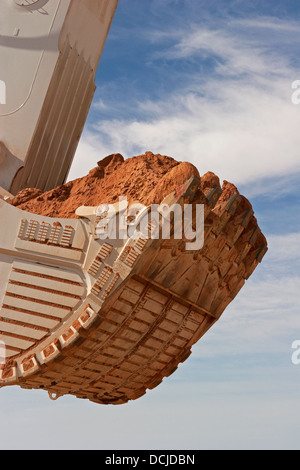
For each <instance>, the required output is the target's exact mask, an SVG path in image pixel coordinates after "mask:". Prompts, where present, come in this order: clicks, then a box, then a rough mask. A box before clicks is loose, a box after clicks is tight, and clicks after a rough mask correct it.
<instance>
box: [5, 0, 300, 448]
mask: <svg viewBox="0 0 300 470" xmlns="http://www.w3.org/2000/svg"><path fill="white" fill-rule="evenodd" d="M299 31H300V4H299V2H298V1H296V0H294V1H292V0H285V1H278V0H269V1H266V0H259V1H258V0H257V1H254V0H253V1H251V2H249V1H246V0H232V1H231V0H226V1H225V0H214V1H213V0H212V1H211V2H207V1H202V0H147V1H138V0H120V2H119V7H118V9H117V13H116V16H115V19H114V22H113V24H112V28H111V31H110V34H109V37H108V41H107V43H106V46H105V50H104V53H103V56H102V59H101V63H100V67H99V70H98V72H97V80H96V81H97V91H96V94H95V98H94V101H93V104H92V108H91V111H90V114H89V118H88V121H87V123H86V127H85V130H84V134H83V136H82V139H81V142H80V145H79V148H78V151H77V154H76V158H75V160H74V163H73V166H72V169H71V173H70V175H69V179H73V178H77V177H80V176H83V175H85V174H87V173H88V171H89V170H90V169H91V168H93V167H94V166H95V164H96V162H97V161H98V160H99V159H101V158H102V157H104V156H106V155H108V154H110V153H113V152H120V153H122V154H123V155H124V157H125V158H128V157H131V156H133V155H137V154H140V153H143V152H144V151H147V150H151V151H153V152H154V153H156V152H157V153H161V154H165V155H169V156H172V157H174V158H175V159H177V160H180V161H190V162H191V163H193V164H194V165H196V166H197V168H198V170H199V172H200V174H203V173H205V172H206V171H213V172H215V173H216V174H217V175H218V176H219V177H220V179H221V180H224V179H226V180H228V181H231V182H232V183H234V184H236V185H237V186H238V188H239V189H240V191H241V192H242V193H243V194H244V195H245V196H247V197H249V198H250V200H251V202H252V204H253V207H254V210H255V214H256V217H257V219H258V222H259V225H260V226H261V228H262V230H263V232H264V233H265V235H266V236H267V239H268V242H269V252H268V254H267V255H266V257H265V259H264V261H263V263H262V264H261V266H260V267H259V268H258V269H257V271H256V272H255V273H254V275H253V276H252V277H251V279H250V280H249V281H248V282H247V284H246V286H245V288H244V289H243V290H242V291H241V292H240V295H239V296H238V297H237V298H236V299H235V300H234V302H233V303H232V304H231V305H230V306H229V307H228V309H227V310H226V311H225V312H224V314H223V316H222V318H221V320H220V321H219V322H218V323H217V324H216V325H215V326H214V327H213V328H212V329H211V330H210V331H209V332H208V333H207V335H206V336H205V337H204V338H202V339H201V340H200V342H199V343H198V344H197V345H196V346H195V347H194V348H193V354H192V356H191V357H190V358H189V359H188V361H186V362H185V363H184V364H183V365H181V366H180V367H179V369H178V371H177V372H176V373H175V374H174V375H173V376H171V377H170V378H168V379H165V380H164V382H163V384H162V385H161V386H160V387H158V388H157V389H155V390H153V391H151V392H148V393H147V395H146V396H145V397H143V398H141V399H140V400H138V401H136V402H132V403H129V404H128V405H124V406H122V407H101V406H97V405H94V404H91V403H89V402H85V401H80V400H77V399H75V398H73V397H62V398H61V399H60V400H59V401H57V402H54V403H53V402H50V401H49V399H48V396H47V394H46V393H45V392H42V391H41V392H37V391H25V390H19V389H18V388H11V389H7V388H5V389H2V390H0V394H1V409H0V419H1V423H5V429H2V430H1V431H0V438H1V439H0V447H1V448H2V449H7V448H27V447H29V448H34V449H38V448H50V449H51V448H52V449H59V448H69V449H72V448H85V449H143V448H144V449H162V448H164V449H298V448H299V442H300V405H299V400H298V390H299V386H300V365H299V366H296V365H294V364H292V361H291V355H292V349H291V345H292V343H293V341H294V340H297V339H300V300H299V292H300V269H299V261H300V250H299V245H300V218H299V213H300V212H299V207H300V196H299V191H298V188H299V183H300V132H299V129H300V105H295V104H293V103H292V100H291V96H292V83H293V82H294V81H295V80H300V43H299Z"/></svg>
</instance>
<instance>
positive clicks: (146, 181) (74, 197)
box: [11, 152, 238, 218]
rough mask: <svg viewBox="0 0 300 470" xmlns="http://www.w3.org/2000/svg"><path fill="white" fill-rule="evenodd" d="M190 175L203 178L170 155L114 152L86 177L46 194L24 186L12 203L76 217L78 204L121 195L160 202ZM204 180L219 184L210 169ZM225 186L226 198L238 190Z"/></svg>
mask: <svg viewBox="0 0 300 470" xmlns="http://www.w3.org/2000/svg"><path fill="white" fill-rule="evenodd" d="M191 176H195V177H197V178H199V179H200V175H199V172H198V170H197V168H196V167H195V166H194V165H192V164H191V163H187V162H177V161H176V160H174V159H173V158H171V157H167V156H163V155H159V154H158V155H154V154H153V153H151V152H146V153H145V154H144V155H139V156H136V157H132V158H129V159H127V160H124V158H123V157H122V155H120V154H113V155H109V156H108V157H106V158H104V159H103V160H101V161H100V162H98V166H97V167H96V168H94V169H92V170H91V171H90V172H89V174H88V175H86V176H85V177H83V178H79V179H77V180H74V181H70V182H68V183H66V184H63V185H62V186H59V187H58V188H56V189H53V190H51V191H48V192H45V193H42V191H40V190H38V189H24V190H23V191H21V192H20V193H18V194H17V195H16V197H15V198H14V199H13V200H12V201H11V204H12V205H14V206H16V207H19V208H20V209H23V210H25V211H27V212H31V213H34V214H40V215H44V216H49V217H60V218H76V215H75V211H76V209H77V208H78V207H79V206H82V205H87V206H97V205H99V204H102V203H108V204H112V203H115V202H117V201H118V200H119V196H127V199H128V202H129V203H131V202H133V201H139V202H140V203H141V204H144V205H150V204H158V203H160V202H161V201H162V199H163V198H164V197H165V196H167V195H168V194H170V193H171V192H172V191H174V190H175V189H176V188H177V187H178V186H180V185H181V184H182V183H184V182H185V181H186V180H188V179H189V178H190V177H191ZM201 181H202V189H206V188H208V187H213V186H219V185H220V182H219V178H218V177H217V176H216V175H214V173H211V172H209V173H206V174H205V175H203V176H202V177H201ZM224 189H225V191H224V193H223V198H228V197H230V196H231V194H233V193H234V192H238V191H237V189H236V188H235V186H233V185H231V184H230V183H227V182H225V183H224Z"/></svg>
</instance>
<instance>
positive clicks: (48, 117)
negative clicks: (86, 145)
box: [0, 0, 118, 194]
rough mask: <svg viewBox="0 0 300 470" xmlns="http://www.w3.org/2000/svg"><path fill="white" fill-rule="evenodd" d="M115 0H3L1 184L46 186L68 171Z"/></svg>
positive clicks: (9, 187) (7, 187)
mask: <svg viewBox="0 0 300 470" xmlns="http://www.w3.org/2000/svg"><path fill="white" fill-rule="evenodd" d="M117 4H118V0H2V1H1V19H0V63H1V69H0V84H1V85H0V91H1V93H0V98H1V102H0V186H1V187H2V188H3V189H5V190H6V191H9V192H10V193H12V194H16V193H17V192H18V191H20V190H21V189H23V188H27V187H31V188H32V187H34V188H39V189H41V190H43V191H44V190H49V189H52V188H54V187H56V186H58V185H60V184H62V183H63V182H64V181H65V179H66V177H67V175H68V172H69V169H70V165H71V163H72V161H73V158H74V154H75V151H76V148H77V144H78V141H79V139H80V136H81V133H82V130H83V127H84V124H85V121H86V118H87V114H88V111H89V109H90V105H91V101H92V99H93V96H94V92H95V74H96V70H97V67H98V63H99V60H100V57H101V54H102V51H103V48H104V44H105V41H106V37H107V34H108V32H109V29H110V25H111V22H112V19H113V17H114V13H115V10H116V8H117Z"/></svg>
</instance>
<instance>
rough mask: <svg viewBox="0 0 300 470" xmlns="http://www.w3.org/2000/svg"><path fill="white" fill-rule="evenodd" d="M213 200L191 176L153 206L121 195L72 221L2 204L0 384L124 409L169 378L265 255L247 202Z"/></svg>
mask: <svg viewBox="0 0 300 470" xmlns="http://www.w3.org/2000/svg"><path fill="white" fill-rule="evenodd" d="M221 196H222V192H220V190H219V188H210V189H209V190H206V191H203V190H202V189H201V182H200V181H199V180H198V179H196V178H194V177H192V178H191V179H189V180H188V181H187V182H186V184H184V185H182V186H181V187H180V188H178V189H177V190H176V191H174V192H173V193H171V194H170V195H169V196H168V197H167V198H165V199H164V200H163V201H161V204H160V205H158V206H157V207H155V210H154V211H152V207H151V206H149V207H142V208H139V210H134V211H133V212H132V211H131V212H130V210H129V209H130V207H129V208H126V201H124V200H121V201H120V202H119V203H118V204H114V205H101V206H99V207H86V206H82V207H80V208H78V210H77V216H78V219H54V218H49V217H43V216H40V215H35V214H30V213H27V212H25V211H23V210H20V209H18V208H16V207H13V206H12V205H11V204H9V203H8V202H6V201H5V200H4V199H2V200H1V199H0V216H1V220H6V221H7V223H6V230H5V231H4V230H1V232H0V270H1V281H2V286H3V300H2V308H1V318H0V339H1V341H2V343H3V344H5V346H6V357H5V358H3V365H2V367H1V370H0V386H6V385H20V386H21V387H23V388H34V389H44V390H47V391H48V392H49V395H50V397H51V398H52V399H56V398H58V397H60V396H62V395H65V394H71V395H75V396H77V397H78V398H87V399H89V400H91V401H93V402H96V403H101V404H122V403H126V402H127V401H128V400H133V399H136V398H138V397H140V396H142V395H143V394H144V393H145V392H146V390H147V389H152V388H154V387H156V386H157V385H158V384H160V383H161V381H162V380H163V378H164V377H166V376H169V375H170V374H172V373H173V372H174V371H175V370H176V368H177V367H178V364H179V363H181V362H183V361H185V360H186V359H187V358H188V356H189V355H190V353H191V348H192V346H193V345H194V344H195V343H196V342H197V341H198V340H199V339H200V338H201V337H202V336H203V335H204V334H205V333H206V332H207V331H208V329H209V328H210V327H211V326H212V325H213V324H214V323H215V322H216V321H217V320H218V319H219V318H220V316H221V314H222V313H223V311H224V310H225V308H226V307H227V305H228V304H229V303H230V302H231V301H232V300H233V299H234V298H235V297H236V295H237V294H238V292H239V291H240V289H241V288H242V287H243V285H244V283H245V281H246V279H248V277H249V276H250V275H251V274H252V272H253V271H254V269H255V268H256V267H257V265H258V264H259V262H260V261H261V260H262V258H263V256H264V254H265V253H266V250H267V245H266V240H265V237H264V236H263V235H262V233H261V231H260V229H259V228H258V226H257V223H256V219H255V217H254V215H253V211H252V209H251V206H250V204H249V203H248V202H247V201H246V199H245V198H243V197H242V196H240V195H239V194H235V195H233V196H232V197H230V198H229V199H228V200H224V201H222V202H220V203H218V201H219V200H220V198H221ZM166 208H171V209H170V210H168V211H166ZM174 208H176V209H177V216H176V217H175V216H174V214H176V211H174V210H173V209H174ZM187 208H189V209H192V210H190V211H189V214H188V215H189V217H184V216H183V217H178V212H180V209H182V213H181V215H182V214H184V211H185V210H187ZM149 214H150V215H149ZM172 215H173V216H172ZM182 220H185V221H186V223H187V224H188V225H189V227H185V230H184V233H185V234H186V236H185V235H181V236H178V233H179V231H178V226H179V225H180V223H182ZM126 221H127V222H126ZM126 223H127V227H126ZM124 227H125V228H126V232H124V230H125V229H124ZM141 227H143V229H142V230H141ZM128 228H129V229H130V230H129V231H128ZM163 233H166V234H168V233H169V234H170V237H163V236H162V234H163ZM116 234H117V236H116ZM4 281H5V282H4Z"/></svg>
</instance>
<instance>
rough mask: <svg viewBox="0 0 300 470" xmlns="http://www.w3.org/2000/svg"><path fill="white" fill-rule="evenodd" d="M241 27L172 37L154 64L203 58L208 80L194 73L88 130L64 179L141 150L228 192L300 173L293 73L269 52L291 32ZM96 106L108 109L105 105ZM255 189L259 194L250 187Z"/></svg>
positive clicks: (253, 24)
mask: <svg viewBox="0 0 300 470" xmlns="http://www.w3.org/2000/svg"><path fill="white" fill-rule="evenodd" d="M241 24H243V26H244V27H245V29H242V32H241V31H239V30H238V28H237V26H235V28H236V29H234V28H233V31H231V29H230V28H228V29H226V30H225V29H220V28H219V29H217V28H215V29H208V28H200V27H198V29H196V28H195V27H194V28H193V29H192V31H190V32H188V33H186V34H185V35H183V34H182V33H181V32H180V33H178V37H177V42H175V44H174V45H173V46H171V47H169V48H167V49H164V50H162V51H161V52H160V54H158V55H157V57H156V60H157V61H159V55H160V56H161V57H162V56H164V57H165V58H168V60H170V59H171V58H173V59H174V58H176V59H177V60H178V61H180V60H181V61H183V63H184V61H185V60H187V59H188V58H189V57H192V58H193V60H195V63H196V64H198V63H200V62H199V61H200V59H199V55H202V58H203V56H205V55H206V56H207V57H209V58H215V59H216V63H215V69H214V71H213V72H212V74H211V75H209V76H207V75H203V76H202V75H201V72H200V69H199V70H198V66H197V67H195V69H194V73H193V74H190V72H189V74H188V73H187V74H185V73H183V74H182V77H181V78H182V81H181V82H180V83H179V84H178V87H177V89H176V90H175V91H172V92H170V93H169V95H167V96H166V95H165V96H162V97H161V98H160V99H157V98H156V99H152V98H151V97H150V98H149V96H148V97H147V98H146V99H145V101H139V102H134V103H131V104H130V103H129V104H128V106H131V109H135V110H136V118H134V119H132V118H131V119H126V118H123V119H118V118H114V119H106V120H102V121H99V122H98V123H95V122H94V123H93V124H92V125H91V126H90V128H89V131H90V133H89V134H85V135H84V136H83V139H82V141H81V143H80V146H79V149H78V152H77V155H76V159H75V163H74V166H73V168H72V171H71V174H70V178H72V177H73V176H75V175H76V176H82V174H85V173H86V171H87V165H88V162H91V164H92V161H94V160H93V158H94V157H93V156H94V154H96V153H97V152H98V154H101V155H104V154H105V153H106V154H109V153H113V152H120V153H122V154H123V155H124V156H125V157H131V156H133V155H136V154H138V153H143V152H144V151H146V150H152V151H153V152H157V153H161V154H166V155H169V156H172V157H174V158H175V159H177V160H188V161H190V162H192V163H194V164H195V165H196V166H197V167H198V169H199V171H200V173H202V174H203V173H204V172H206V171H214V172H215V173H217V174H218V175H219V176H220V178H221V179H227V180H229V181H232V182H234V183H235V184H253V183H254V182H257V180H262V179H264V178H267V177H269V178H278V177H284V176H286V175H291V174H295V173H296V172H298V171H300V158H299V156H300V150H299V148H300V133H299V125H300V106H296V105H293V104H292V101H291V97H292V93H293V90H292V83H293V82H294V81H295V79H297V78H298V77H297V73H298V70H297V68H296V67H294V68H293V66H292V65H291V61H290V59H289V56H288V53H287V51H286V50H285V53H283V51H282V50H281V49H280V47H279V46H278V51H277V48H276V47H274V46H276V45H277V44H278V43H279V42H280V41H279V39H280V37H278V31H279V32H280V31H281V32H286V31H290V32H292V34H294V27H295V24H294V23H292V24H291V25H290V26H289V23H288V22H282V23H281V22H280V21H278V20H277V22H276V23H271V22H270V20H267V19H264V21H261V22H259V21H254V20H251V21H250V20H248V22H247V21H244V23H242V22H241V21H240V23H239V22H237V25H238V26H241ZM255 28H256V29H257V28H258V29H260V30H262V31H263V32H264V34H266V31H269V30H271V32H272V34H273V29H274V30H275V32H276V35H275V36H276V37H275V39H274V41H273V43H272V38H273V35H271V36H268V35H266V37H267V39H266V40H265V42H262V35H261V34H260V36H259V40H258V39H256V38H255V37H254V38H253V35H252V34H250V33H251V32H253V29H254V30H255ZM289 28H290V30H289ZM172 34H173V35H174V32H173V31H172V32H171V33H170V35H171V37H172ZM247 34H248V36H247ZM279 36H280V34H279ZM270 42H271V44H273V49H272V50H271V49H270V47H271V44H270ZM285 42H288V41H287V38H286V36H285ZM197 61H198V62H197ZM129 98H130V97H129ZM100 105H101V108H102V109H104V108H108V107H109V106H110V104H109V102H104V101H101V102H100ZM112 106H114V104H112ZM89 152H90V153H89ZM89 155H90V156H91V157H90V156H89ZM93 165H94V164H92V165H91V166H93ZM83 168H85V169H83ZM88 169H90V168H88ZM80 172H81V174H80ZM255 189H256V191H257V192H259V191H263V190H264V189H265V187H264V186H260V185H257V184H256V186H255ZM269 190H272V184H271V185H269Z"/></svg>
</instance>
